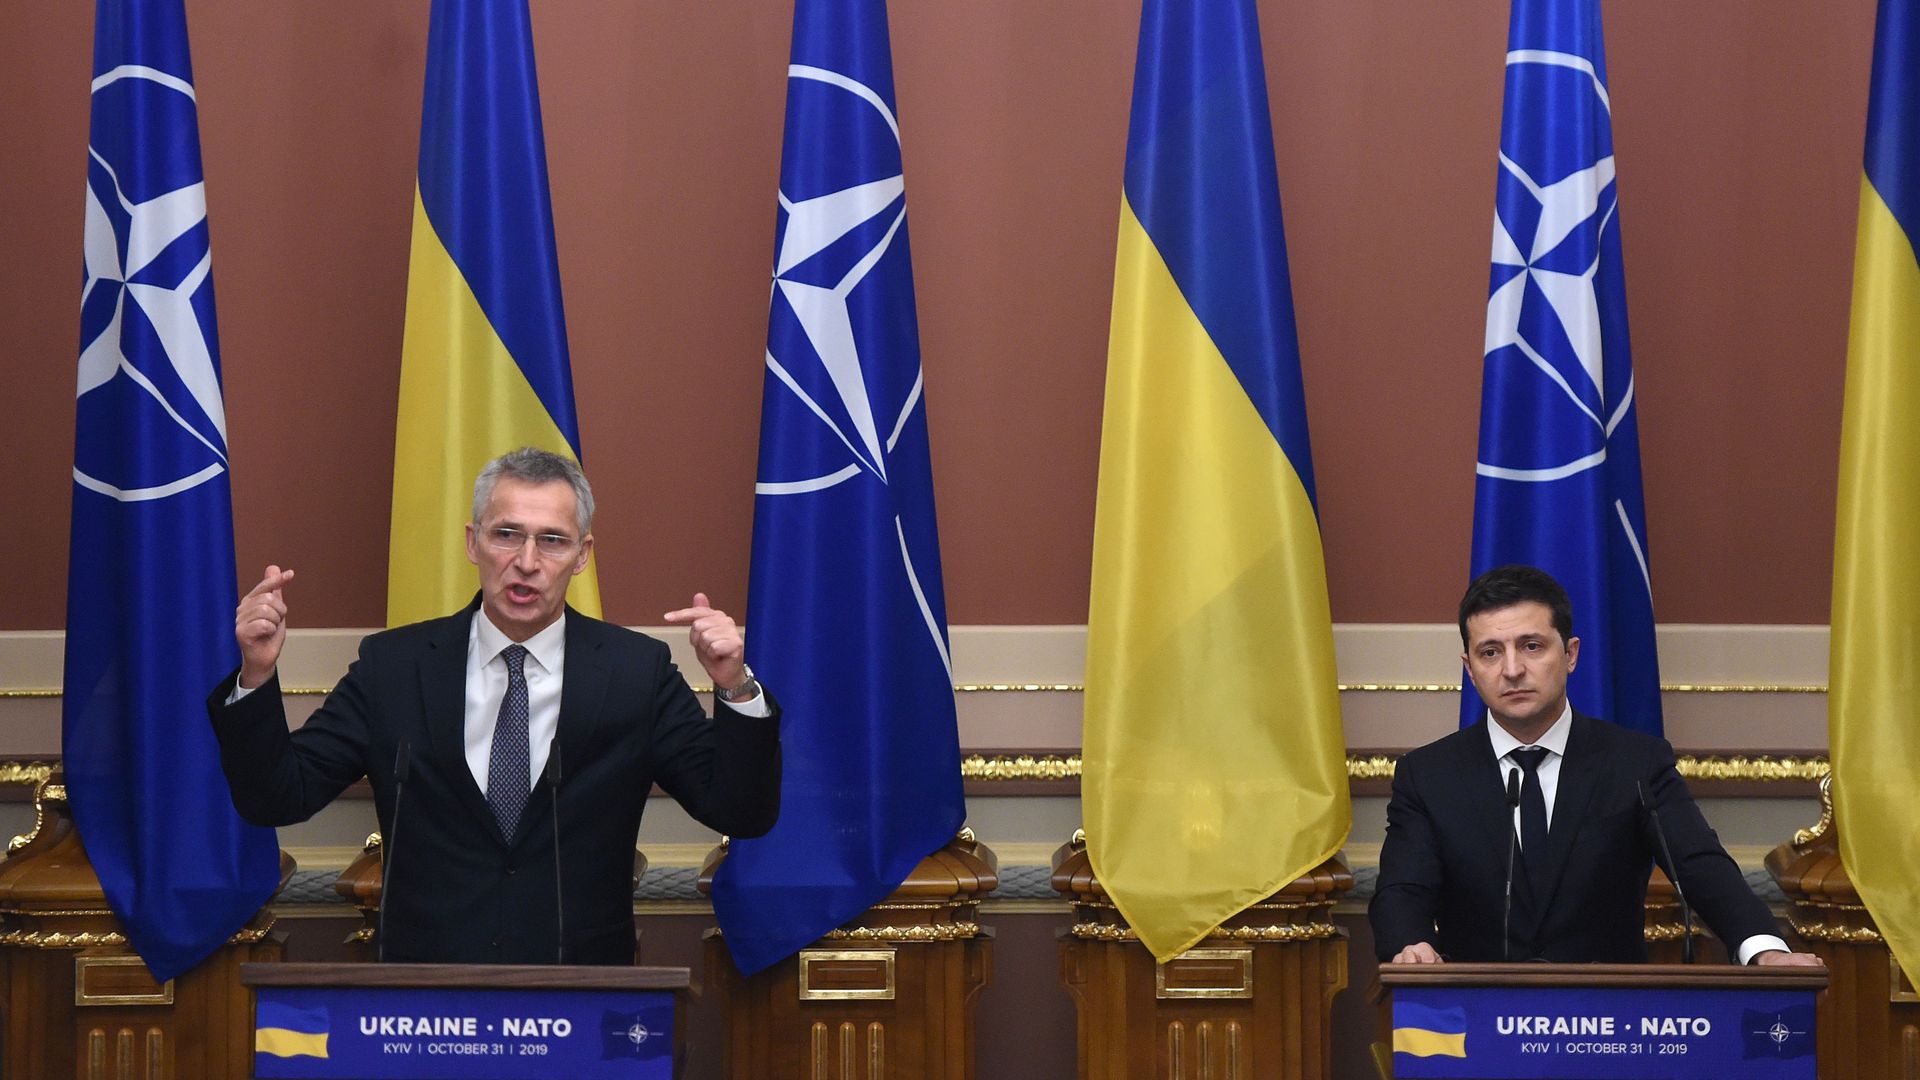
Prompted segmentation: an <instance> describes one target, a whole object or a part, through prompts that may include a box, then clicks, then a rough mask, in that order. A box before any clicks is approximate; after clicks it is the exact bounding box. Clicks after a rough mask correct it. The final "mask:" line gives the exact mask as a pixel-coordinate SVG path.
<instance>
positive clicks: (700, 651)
mask: <svg viewBox="0 0 1920 1080" xmlns="http://www.w3.org/2000/svg"><path fill="white" fill-rule="evenodd" d="M666 619H667V622H669V623H672V624H673V625H675V626H685V627H687V628H688V630H687V640H689V641H690V642H692V643H693V651H694V655H696V656H697V657H699V659H700V666H701V667H703V668H706V669H707V677H708V678H710V679H712V680H713V685H714V688H715V689H719V690H732V689H734V688H735V687H737V686H739V685H740V684H741V683H743V682H746V681H747V665H746V662H745V659H744V658H745V656H746V652H747V644H746V642H745V641H744V640H742V639H741V637H740V627H739V626H737V625H735V624H734V621H733V616H731V615H728V614H727V613H726V612H724V611H721V610H719V609H718V608H715V607H714V606H713V605H712V604H710V603H709V602H708V601H707V594H706V593H698V592H697V593H694V594H693V606H692V607H683V608H681V609H680V610H678V611H669V612H667V614H666Z"/></svg>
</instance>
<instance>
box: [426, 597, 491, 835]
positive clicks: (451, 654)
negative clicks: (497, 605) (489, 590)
mask: <svg viewBox="0 0 1920 1080" xmlns="http://www.w3.org/2000/svg"><path fill="white" fill-rule="evenodd" d="M477 610H478V608H477V606H476V605H473V604H469V605H468V606H467V609H466V611H464V612H462V613H460V614H459V615H455V616H453V617H452V618H449V619H445V620H443V621H442V625H441V626H440V628H438V630H437V631H436V632H435V633H434V634H433V635H432V636H431V637H429V638H428V639H427V649H426V652H425V653H424V654H423V655H422V656H421V658H420V697H421V700H423V701H424V702H425V703H426V712H427V738H428V740H429V741H430V743H431V746H430V750H431V751H432V755H433V760H434V761H435V762H436V764H437V765H438V766H439V768H440V769H441V770H442V771H443V772H444V773H445V775H446V776H447V778H448V783H449V784H450V785H451V786H452V788H453V789H454V792H455V794H456V797H457V798H458V799H459V801H460V803H461V805H462V806H464V807H465V808H466V809H467V811H468V812H469V813H473V814H478V815H481V816H483V817H485V818H486V819H487V820H488V821H489V822H491V821H492V820H493V811H492V810H491V809H490V808H489V807H488V806H487V799H486V796H484V795H482V794H481V793H480V785H479V784H478V783H476V782H475V781H474V779H473V770H472V769H470V768H468V767H467V635H468V633H469V631H470V630H471V629H472V626H473V620H474V618H475V616H476V613H477ZM492 831H493V832H494V834H495V835H498V833H499V830H498V829H494V830H492Z"/></svg>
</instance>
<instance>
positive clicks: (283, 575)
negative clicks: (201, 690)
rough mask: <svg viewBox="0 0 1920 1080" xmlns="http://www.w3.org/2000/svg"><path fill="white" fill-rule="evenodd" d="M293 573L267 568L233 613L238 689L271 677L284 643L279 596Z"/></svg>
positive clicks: (284, 626) (284, 625)
mask: <svg viewBox="0 0 1920 1080" xmlns="http://www.w3.org/2000/svg"><path fill="white" fill-rule="evenodd" d="M292 580H293V571H291V570H282V569H280V568H279V567H277V566H269V567H267V574H266V576H265V577H263V578H261V579H260V584H258V585H255V586H254V587H253V591H252V592H250V593H248V594H247V595H245V596H243V597H241V598H240V604H239V606H237V607H235V608H234V609H233V637H234V640H235V641H238V642H239V643H240V688H241V689H243V690H252V689H254V688H255V687H258V686H260V685H261V684H263V683H265V682H266V681H267V680H268V679H270V678H272V677H273V669H274V667H275V666H277V665H278V664H279V663H280V649H281V647H282V646H284V645H286V643H287V600H286V597H284V596H282V595H281V591H282V590H283V589H285V588H286V586H287V582H289V581H292Z"/></svg>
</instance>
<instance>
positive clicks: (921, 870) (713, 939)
mask: <svg viewBox="0 0 1920 1080" xmlns="http://www.w3.org/2000/svg"><path fill="white" fill-rule="evenodd" d="M726 851H727V845H726V844H724V843H723V844H721V845H720V846H719V847H718V848H715V849H714V851H713V854H712V855H711V856H709V857H708V859H707V865H706V867H705V868H704V869H702V870H701V872H700V891H701V892H702V893H711V891H712V887H713V875H714V871H715V870H717V869H718V868H719V866H720V863H721V861H722V860H724V859H725V858H726ZM999 883H1000V879H999V874H998V863H997V862H996V861H995V859H994V855H993V852H992V851H990V850H988V848H987V847H986V845H984V844H981V843H979V842H978V841H977V840H975V839H974V836H973V830H971V829H963V830H961V833H960V835H959V836H958V837H957V838H955V839H954V840H953V841H951V842H949V843H948V844H947V846H946V847H944V848H941V849H940V850H939V851H936V852H934V853H933V854H932V855H929V856H927V857H926V858H925V859H923V860H921V862H920V865H919V866H917V867H915V868H914V870H913V873H912V874H911V875H909V876H908V878H907V880H906V881H905V882H903V883H902V884H901V886H900V887H899V888H898V889H896V890H894V892H893V895H891V896H889V897H887V899H886V900H885V901H884V902H882V903H879V904H875V905H874V906H873V907H871V908H869V909H868V910H867V911H866V913H865V914H863V915H862V916H860V918H858V919H855V920H854V921H853V922H851V923H848V924H847V925H846V926H843V927H841V928H840V929H838V930H834V931H832V932H831V933H829V934H828V935H827V936H826V937H824V938H821V939H820V940H819V941H816V942H814V943H813V945H812V946H810V947H808V948H805V949H802V950H800V953H799V955H797V956H794V957H790V958H789V959H787V960H784V961H782V962H781V963H778V964H775V965H774V966H773V967H771V968H768V969H767V970H765V971H762V972H760V973H759V974H757V975H754V976H752V977H747V976H743V975H741V974H740V971H739V969H738V968H736V967H734V966H733V957H732V956H731V955H730V954H729V953H728V952H727V946H726V942H725V941H724V940H722V939H721V936H720V931H719V930H717V929H716V930H709V931H707V934H706V958H707V964H706V983H707V988H708V991H709V992H710V993H712V994H714V995H715V997H716V999H717V1000H718V1002H719V1004H720V1006H721V1008H722V1009H723V1010H724V1011H725V1013H726V1032H727V1034H726V1051H725V1062H724V1072H723V1075H725V1076H727V1077H729V1078H730V1080H971V1078H972V1076H973V1011H974V1002H975V1000H976V999H977V998H978V997H979V995H980V991H981V990H982V989H984V988H985V987H986V985H987V976H988V969H989V966H990V963H991V960H992V947H993V935H992V932H991V931H989V930H983V929H982V928H981V927H980V926H979V925H978V924H977V923H975V921H974V918H975V911H976V908H977V906H978V905H979V903H980V900H981V898H982V897H983V896H984V895H985V894H986V893H988V892H991V891H992V890H993V888H994V887H995V886H996V885H998V884H999Z"/></svg>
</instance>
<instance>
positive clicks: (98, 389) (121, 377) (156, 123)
mask: <svg viewBox="0 0 1920 1080" xmlns="http://www.w3.org/2000/svg"><path fill="white" fill-rule="evenodd" d="M194 108H195V106H194V93H193V86H192V85H191V84H190V83H188V82H186V81H185V80H183V79H180V78H177V77H175V76H173V75H169V74H167V73H166V72H163V71H158V70H155V69H153V68H147V67H136V66H131V65H128V66H122V67H117V68H115V69H113V70H112V71H109V72H107V73H106V74H104V75H101V76H99V77H98V78H96V79H94V80H93V127H92V131H91V135H90V138H89V140H88V143H89V145H88V147H87V152H88V157H89V161H88V167H87V210H86V241H85V253H86V276H85V282H84V286H83V288H82V290H81V294H80V341H81V349H80V372H79V386H78V389H77V391H76V395H75V396H76V398H77V399H78V423H79V437H78V438H77V439H76V445H77V447H78V449H77V451H76V460H75V464H74V470H73V479H74V481H75V482H76V483H78V484H79V485H80V486H81V487H84V488H87V489H88V490H90V491H95V492H99V493H100V494H102V495H106V496H108V497H109V498H112V499H115V500H118V501H120V502H140V501H145V500H151V499H164V498H167V497H168V496H172V495H177V494H180V493H181V492H184V491H189V490H191V489H193V488H195V487H198V486H200V485H201V484H204V483H206V482H208V481H209V480H212V479H214V478H216V477H218V476H220V475H221V474H222V473H224V472H225V471H226V468H227V458H226V445H227V424H226V407H225V405H224V403H223V401H222V397H221V392H220V375H219V370H218V366H217V364H218V360H217V358H216V356H215V354H214V350H215V348H217V346H216V345H214V343H213V334H212V325H213V282H212V278H211V274H212V268H213V255H212V252H211V249H210V247H209V245H208V240H207V225H206V222H207V202H206V190H205V186H204V184H203V183H202V180H201V176H200V163H199V153H198V147H197V145H196V144H197V139H196V138H194V133H195V131H196V130H197V124H196V120H195V112H194ZM136 131H139V132H145V133H151V132H156V131H157V132H164V133H168V134H171V135H172V136H173V138H171V139H166V138H164V137H163V138H162V139H159V140H155V139H151V138H147V139H143V138H142V137H141V135H139V134H136ZM183 143H184V144H185V146H186V148H187V149H188V150H189V151H190V152H187V153H182V152H181V144H183ZM165 144H170V145H165Z"/></svg>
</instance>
